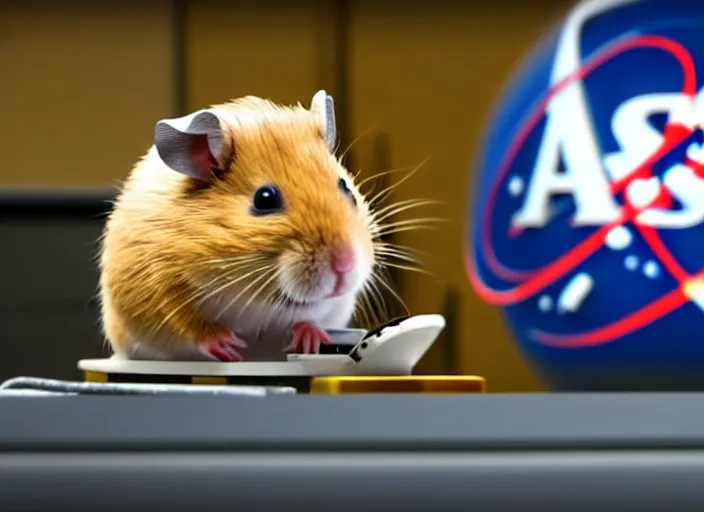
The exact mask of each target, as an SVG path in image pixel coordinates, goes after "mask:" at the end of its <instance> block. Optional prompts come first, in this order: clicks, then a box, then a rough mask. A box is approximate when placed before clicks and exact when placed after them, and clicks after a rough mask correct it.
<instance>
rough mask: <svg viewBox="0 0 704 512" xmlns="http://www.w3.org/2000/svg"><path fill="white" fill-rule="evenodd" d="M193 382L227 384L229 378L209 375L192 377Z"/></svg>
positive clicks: (211, 384)
mask: <svg viewBox="0 0 704 512" xmlns="http://www.w3.org/2000/svg"><path fill="white" fill-rule="evenodd" d="M191 383H192V384H206V385H210V386H223V385H225V384H227V378H226V377H207V376H198V377H191Z"/></svg>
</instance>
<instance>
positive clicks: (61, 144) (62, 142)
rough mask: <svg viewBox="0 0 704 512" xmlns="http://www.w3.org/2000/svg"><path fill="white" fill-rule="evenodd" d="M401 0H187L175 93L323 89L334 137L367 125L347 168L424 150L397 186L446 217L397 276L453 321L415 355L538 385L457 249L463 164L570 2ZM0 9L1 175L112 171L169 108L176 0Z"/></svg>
mask: <svg viewBox="0 0 704 512" xmlns="http://www.w3.org/2000/svg"><path fill="white" fill-rule="evenodd" d="M404 4H405V3H401V2H370V1H360V0H357V1H352V2H349V3H348V4H344V3H341V2H320V1H318V2H315V1H313V0H309V1H301V2H293V3H291V4H289V6H288V7H286V4H285V3H283V2H278V1H273V0H267V1H264V2H257V3H252V4H248V3H244V2H222V1H220V2H218V1H214V0H200V1H198V2H194V1H191V2H186V5H185V11H184V15H185V18H184V19H185V26H184V27H183V28H184V34H185V44H184V49H185V54H184V56H183V57H184V59H185V60H184V61H183V63H184V65H185V67H184V69H185V83H184V84H183V90H184V91H185V97H184V98H183V105H182V108H184V109H186V110H188V111H191V110H195V109H197V108H201V107H203V106H205V105H207V104H210V103H214V102H220V101H223V100H226V99H228V98H231V97H236V96H241V95H244V94H255V95H259V96H265V97H270V98H272V99H275V100H277V101H281V102H285V103H291V102H299V101H300V102H302V103H307V102H308V101H310V97H311V95H312V94H313V93H314V92H315V91H316V90H317V89H319V88H326V89H328V90H329V91H331V92H332V93H333V94H334V95H335V96H336V99H337V100H338V108H339V116H340V120H341V125H342V126H341V128H342V129H343V133H342V135H343V137H344V140H345V141H346V142H349V141H350V140H352V139H354V138H355V137H357V136H358V135H360V134H362V133H363V132H365V131H367V130H368V129H369V128H371V127H372V126H374V125H375V126H376V128H375V129H374V130H373V131H371V132H369V133H368V134H367V135H365V136H364V137H362V139H361V140H360V141H359V142H357V143H356V144H355V145H354V147H353V149H352V151H351V152H350V162H351V163H352V165H354V168H355V170H356V169H357V168H362V169H363V174H365V175H370V174H372V173H373V172H377V171H380V170H384V169H385V168H397V167H408V166H414V165H417V164H419V163H420V162H421V161H423V160H424V159H425V158H426V157H428V156H431V155H432V158H431V159H430V161H428V163H427V164H425V165H424V166H423V167H422V168H421V170H420V171H419V172H418V173H417V174H416V175H415V176H414V177H413V178H412V179H410V180H409V181H408V182H407V183H405V184H404V185H403V186H402V187H400V188H399V190H398V192H397V193H396V194H395V195H394V199H405V198H409V197H427V198H433V199H440V200H442V201H444V203H445V206H443V207H442V209H441V210H430V209H428V210H424V211H418V212H417V214H418V215H424V216H425V215H436V214H438V213H439V214H441V215H442V216H444V217H446V218H447V219H448V220H449V222H448V223H447V225H446V226H443V232H441V231H438V230H435V231H417V232H411V233H406V234H403V236H401V235H400V236H399V237H398V239H397V240H396V241H397V242H399V243H402V244H405V245H408V246H412V247H414V248H417V249H421V250H426V251H429V252H431V253H432V258H430V259H429V260H428V265H429V269H430V270H431V271H432V272H433V273H434V274H435V277H434V278H429V277H426V276H422V275H414V274H408V273H407V274H404V275H403V278H402V281H401V282H400V289H401V293H402V296H403V299H404V301H405V302H406V304H407V305H408V307H409V309H410V310H411V312H413V313H422V312H435V311H440V312H444V313H446V314H447V315H448V318H449V319H450V325H449V328H448V333H447V335H446V336H445V338H444V340H443V343H440V344H439V345H438V347H437V348H436V349H434V350H433V351H432V353H430V354H429V355H428V357H427V358H426V359H425V360H424V362H423V363H422V365H421V368H420V370H422V371H447V372H460V373H477V374H481V375H483V376H485V377H487V379H488V383H489V389H490V391H509V390H511V391H530V390H536V389H540V384H539V382H538V381H537V379H536V378H535V376H534V375H533V374H532V372H531V371H530V370H529V369H528V368H527V366H526V364H525V363H524V361H523V359H522V358H521V356H520V354H519V353H518V351H517V350H516V348H515V346H514V344H513V342H512V341H511V339H510V336H509V334H508V332H507V330H506V328H505V327H504V325H503V323H502V321H501V319H500V317H499V314H498V312H496V311H495V310H494V309H493V308H489V307H487V306H485V305H484V304H482V303H481V302H480V301H479V300H478V299H477V298H476V296H475V295H474V294H473V293H472V292H471V290H470V289H469V286H468V284H467V280H466V278H465V275H464V270H463V266H462V250H463V243H464V232H465V231H464V230H465V210H466V202H467V198H468V196H467V194H468V192H469V189H470V187H471V181H468V180H471V178H472V174H471V169H470V164H471V162H472V158H473V157H474V154H475V149H476V143H477V138H478V137H479V135H480V134H481V131H482V126H483V123H484V122H485V121H486V118H487V116H488V115H489V112H490V110H489V108H490V106H491V104H492V102H493V100H494V98H495V97H496V94H497V90H498V88H499V87H500V86H501V85H502V83H503V81H504V80H505V77H506V74H507V73H508V72H510V70H511V69H512V68H513V66H514V65H515V64H516V63H517V61H518V59H520V58H521V57H522V55H523V54H524V53H525V51H526V48H527V47H528V46H529V45H530V44H531V42H532V41H534V40H535V38H536V37H538V35H539V34H540V33H541V31H542V30H543V29H544V28H545V27H546V26H547V24H549V23H550V22H551V21H552V20H553V19H554V18H555V15H556V14H558V13H559V12H560V10H564V8H565V5H566V4H565V3H564V2H559V1H553V2H547V1H545V2H532V3H531V6H530V8H528V7H527V4H526V6H524V7H521V3H520V2H515V1H507V2H503V3H502V2H492V3H486V4H485V5H481V4H480V3H474V2H472V3H469V2H467V3H463V2H449V1H447V2H434V3H431V2H427V3H424V4H421V3H419V2H410V3H408V5H404ZM0 10H1V11H2V13H1V14H0V69H2V73H3V79H2V84H1V85H0V92H1V94H0V111H2V112H3V116H4V117H3V123H2V124H0V140H1V141H2V142H1V146H0V148H1V149H2V152H3V155H4V159H3V165H2V166H1V167H0V185H12V186H26V185H31V186H72V187H75V186H103V185H110V184H112V183H114V182H115V181H118V180H120V179H121V178H123V177H124V175H125V174H126V173H127V171H128V170H129V167H130V165H131V164H132V163H133V162H134V160H135V159H136V158H137V157H138V156H139V155H140V154H141V153H142V152H143V151H144V150H145V149H146V148H147V147H148V145H149V144H150V141H151V135H152V130H153V125H154V122H155V121H156V120H157V119H159V118H161V117H164V116H169V115H172V114H174V113H176V111H177V110H178V107H177V104H178V99H179V98H178V97H177V96H178V94H179V91H180V90H181V87H179V85H178V84H176V83H175V82H174V78H175V76H176V74H175V71H176V70H177V69H178V67H177V58H178V56H176V57H175V56H174V53H175V50H177V49H178V48H177V47H175V44H176V43H175V38H174V31H173V29H174V19H173V17H172V13H173V10H172V4H171V2H166V1H151V2H105V3H103V4H98V3H97V2H61V3H58V2H57V3H53V4H49V3H47V2H41V3H38V2H22V3H20V2H16V3H14V4H11V5H10V4H9V3H3V4H2V7H1V8H0ZM343 15H344V16H345V18H340V16H343ZM341 20H342V21H343V23H341ZM341 26H342V27H344V28H345V30H346V34H345V33H343V32H340V30H339V27H341ZM341 35H346V39H343V38H342V37H341ZM5 77H10V79H9V80H8V79H6V78H5ZM394 176H395V177H394V178H393V179H399V178H400V177H401V176H402V174H399V175H394ZM453 311H454V313H453Z"/></svg>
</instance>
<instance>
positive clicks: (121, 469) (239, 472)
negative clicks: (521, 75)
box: [0, 451, 704, 512]
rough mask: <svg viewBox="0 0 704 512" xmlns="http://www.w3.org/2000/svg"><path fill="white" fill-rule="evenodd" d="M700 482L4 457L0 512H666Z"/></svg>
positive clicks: (475, 460) (476, 470)
mask: <svg viewBox="0 0 704 512" xmlns="http://www.w3.org/2000/svg"><path fill="white" fill-rule="evenodd" d="M702 481H704V454H703V453H702V452H700V451H696V452H691V453H683V452H666V453H663V452H655V451H650V452H636V453H628V452H611V453H609V452H596V453H578V452H571V453H513V454H511V453H497V454H481V453H479V454H470V453H458V454H438V453H427V454H399V453H389V454H378V453H356V454H339V453H308V454H249V455H247V454H227V453H221V454H209V455H207V454H129V453H123V454H111V455H95V454H92V455H87V454H83V455H69V454H53V455H52V454H43V455H23V456H19V455H14V456H13V455H4V456H3V457H2V458H0V510H3V512H10V511H15V510H41V511H43V512H51V511H60V510H61V511H63V510H66V511H72V512H80V511H83V510H85V511H90V512H95V511H96V510H100V511H111V510H129V511H138V510H150V511H154V510H169V511H171V512H176V511H182V510H183V511H186V510H192V511H202V510H237V511H244V510H257V511H264V510H294V509H296V510H326V511H328V510H335V511H338V512H342V511H355V512H358V511H359V510H360V509H362V508H363V510H365V511H369V510H384V511H386V512H388V511H391V510H396V509H398V510H406V511H410V510H413V511H415V510H457V511H462V512H467V511H468V510H474V511H479V510H481V511H488V510H527V511H529V510H536V511H537V510H540V511H545V510H570V511H571V512H574V511H582V510H584V511H590V512H593V510H600V509H601V510H614V511H622V510H638V511H641V512H644V511H655V510H662V511H668V512H672V511H674V510H687V511H693V510H700V509H701V506H702V503H703V502H704V487H703V486H702V484H701V482H702ZM626 507H628V508H626Z"/></svg>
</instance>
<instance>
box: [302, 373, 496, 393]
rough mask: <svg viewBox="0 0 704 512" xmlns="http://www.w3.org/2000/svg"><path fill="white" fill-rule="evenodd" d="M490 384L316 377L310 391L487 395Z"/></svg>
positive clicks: (473, 379) (439, 378) (460, 379)
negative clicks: (485, 393)
mask: <svg viewBox="0 0 704 512" xmlns="http://www.w3.org/2000/svg"><path fill="white" fill-rule="evenodd" d="M485 391H486V382H485V380H484V378H483V377H479V376H476V375H461V376H460V375H411V376H402V377H396V376H379V377H375V376H363V377H350V376H345V377H315V378H313V379H312V380H311V389H310V392H311V393H314V394H332V395H339V394H346V393H484V392H485Z"/></svg>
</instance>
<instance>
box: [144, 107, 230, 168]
mask: <svg viewBox="0 0 704 512" xmlns="http://www.w3.org/2000/svg"><path fill="white" fill-rule="evenodd" d="M154 145H155V147H156V150H157V152H158V153H159V157H160V158H161V159H162V160H163V162H164V163H165V164H166V165H167V166H169V167H170V168H171V169H173V170H174V171H176V172H179V173H181V174H184V175H186V176H190V177H191V178H196V179H199V180H204V181H208V180H212V179H213V178H214V176H215V173H214V170H216V169H219V168H222V167H223V166H224V165H225V163H226V161H227V160H229V159H230V156H231V155H230V152H231V150H230V148H228V147H227V145H228V144H227V141H226V140H225V136H224V135H223V131H222V127H221V125H220V119H218V117H217V116H216V115H215V114H214V113H213V112H211V111H210V110H199V111H197V112H194V113H192V114H189V115H187V116H183V117H178V118H175V119H162V120H161V121H159V122H158V123H156V127H155V128H154Z"/></svg>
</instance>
